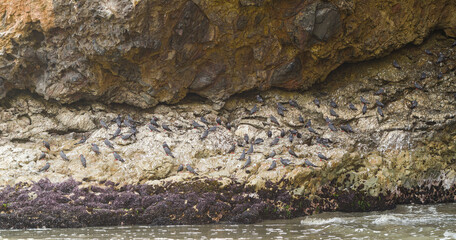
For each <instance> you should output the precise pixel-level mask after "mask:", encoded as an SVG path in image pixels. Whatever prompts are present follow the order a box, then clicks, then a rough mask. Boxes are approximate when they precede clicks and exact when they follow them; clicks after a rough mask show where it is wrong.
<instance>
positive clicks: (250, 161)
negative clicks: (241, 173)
mask: <svg viewBox="0 0 456 240" xmlns="http://www.w3.org/2000/svg"><path fill="white" fill-rule="evenodd" d="M250 164H252V159H251V158H250V156H249V158H248V159H247V161H245V163H244V166H242V168H241V169H244V168H246V167H249V166H250Z"/></svg>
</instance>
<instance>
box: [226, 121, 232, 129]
mask: <svg viewBox="0 0 456 240" xmlns="http://www.w3.org/2000/svg"><path fill="white" fill-rule="evenodd" d="M226 129H228V131H231V123H227V124H226Z"/></svg>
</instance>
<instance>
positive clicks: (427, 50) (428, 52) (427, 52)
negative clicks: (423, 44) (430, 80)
mask: <svg viewBox="0 0 456 240" xmlns="http://www.w3.org/2000/svg"><path fill="white" fill-rule="evenodd" d="M424 52H425V53H426V54H427V55H432V52H431V51H430V50H429V49H424Z"/></svg>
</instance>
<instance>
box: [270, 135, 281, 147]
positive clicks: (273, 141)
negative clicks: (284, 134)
mask: <svg viewBox="0 0 456 240" xmlns="http://www.w3.org/2000/svg"><path fill="white" fill-rule="evenodd" d="M279 140H280V138H278V137H275V138H274V140H272V142H271V144H269V146H271V147H272V146H274V145H277V144H278V143H279Z"/></svg>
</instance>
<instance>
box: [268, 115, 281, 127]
mask: <svg viewBox="0 0 456 240" xmlns="http://www.w3.org/2000/svg"><path fill="white" fill-rule="evenodd" d="M269 119H271V122H273V123H275V124H277V125H278V126H280V124H279V121H277V118H275V117H274V116H272V115H271V116H270V117H269Z"/></svg>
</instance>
